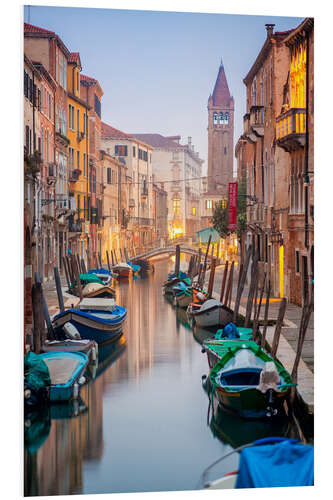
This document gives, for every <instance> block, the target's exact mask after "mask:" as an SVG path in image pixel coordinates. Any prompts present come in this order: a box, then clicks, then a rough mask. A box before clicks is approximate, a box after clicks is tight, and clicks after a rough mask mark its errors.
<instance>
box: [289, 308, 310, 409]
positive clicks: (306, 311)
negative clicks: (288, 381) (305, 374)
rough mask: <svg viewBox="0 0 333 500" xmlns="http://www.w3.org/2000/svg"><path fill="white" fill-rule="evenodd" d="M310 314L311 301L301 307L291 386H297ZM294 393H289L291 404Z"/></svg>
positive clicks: (293, 391)
mask: <svg viewBox="0 0 333 500" xmlns="http://www.w3.org/2000/svg"><path fill="white" fill-rule="evenodd" d="M312 312H313V302H312V300H311V302H310V304H305V306H304V307H303V310H302V318H301V323H300V326H299V333H298V342H297V350H296V356H295V361H294V366H293V369H292V372H291V378H292V383H293V384H297V371H298V365H299V362H300V360H301V354H302V349H303V345H304V340H305V335H306V332H307V329H308V326H309V322H310V318H311V314H312ZM293 389H294V388H293ZM295 392H296V391H295V390H292V392H291V403H293V402H294V399H295Z"/></svg>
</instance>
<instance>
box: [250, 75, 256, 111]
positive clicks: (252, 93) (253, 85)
mask: <svg viewBox="0 0 333 500" xmlns="http://www.w3.org/2000/svg"><path fill="white" fill-rule="evenodd" d="M256 104H257V78H256V77H255V78H254V80H253V82H252V86H251V106H255V105H256Z"/></svg>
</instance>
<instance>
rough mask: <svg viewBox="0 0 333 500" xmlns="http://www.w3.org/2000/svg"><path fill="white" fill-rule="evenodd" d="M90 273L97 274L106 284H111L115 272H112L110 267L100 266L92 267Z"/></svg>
mask: <svg viewBox="0 0 333 500" xmlns="http://www.w3.org/2000/svg"><path fill="white" fill-rule="evenodd" d="M88 274H96V276H97V277H98V278H99V279H101V280H102V281H103V283H104V284H105V285H107V286H108V285H110V283H111V281H112V278H113V274H112V273H110V271H109V270H108V269H105V267H100V268H98V269H90V270H89V271H88Z"/></svg>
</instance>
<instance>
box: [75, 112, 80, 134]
mask: <svg viewBox="0 0 333 500" xmlns="http://www.w3.org/2000/svg"><path fill="white" fill-rule="evenodd" d="M76 126H77V135H79V133H80V110H79V109H78V110H77V112H76Z"/></svg>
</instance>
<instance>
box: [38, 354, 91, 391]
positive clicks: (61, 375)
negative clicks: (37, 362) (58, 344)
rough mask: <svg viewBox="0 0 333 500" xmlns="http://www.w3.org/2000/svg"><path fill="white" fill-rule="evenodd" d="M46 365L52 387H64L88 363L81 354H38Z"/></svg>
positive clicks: (84, 355)
mask: <svg viewBox="0 0 333 500" xmlns="http://www.w3.org/2000/svg"><path fill="white" fill-rule="evenodd" d="M40 357H41V358H42V359H43V361H44V362H45V364H46V365H47V367H48V369H49V372H50V377H51V384H52V385H65V384H68V382H69V381H70V380H71V379H72V378H73V377H75V376H76V375H77V374H78V373H79V372H80V371H81V370H82V368H83V367H84V365H86V364H87V363H88V357H87V356H86V354H84V353H82V352H63V351H61V352H52V353H51V352H48V353H45V354H40Z"/></svg>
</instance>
